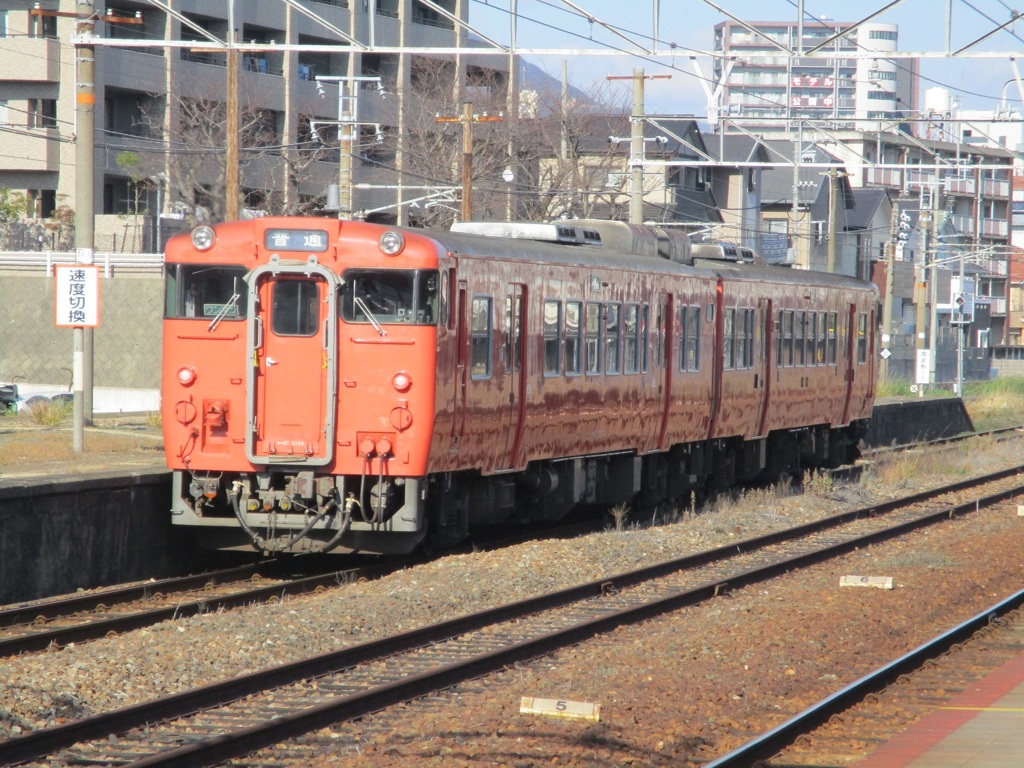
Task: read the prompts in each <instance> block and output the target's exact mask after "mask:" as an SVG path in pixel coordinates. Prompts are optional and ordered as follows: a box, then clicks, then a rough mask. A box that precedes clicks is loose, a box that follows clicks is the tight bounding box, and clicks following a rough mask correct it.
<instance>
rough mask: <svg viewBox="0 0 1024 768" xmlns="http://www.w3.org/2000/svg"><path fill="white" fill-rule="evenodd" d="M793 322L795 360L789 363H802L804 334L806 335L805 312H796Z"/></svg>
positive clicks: (804, 360)
mask: <svg viewBox="0 0 1024 768" xmlns="http://www.w3.org/2000/svg"><path fill="white" fill-rule="evenodd" d="M794 317H795V323H794V326H793V349H794V351H795V353H796V354H795V355H794V357H795V360H794V361H793V362H791V363H790V365H794V364H795V365H804V363H805V362H806V355H805V350H806V346H805V345H806V341H805V339H806V336H807V330H806V329H807V313H806V312H797V313H795V315H794Z"/></svg>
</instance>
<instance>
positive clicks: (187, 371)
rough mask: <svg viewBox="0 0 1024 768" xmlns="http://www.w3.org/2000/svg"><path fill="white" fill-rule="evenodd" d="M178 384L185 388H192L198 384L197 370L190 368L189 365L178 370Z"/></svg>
mask: <svg viewBox="0 0 1024 768" xmlns="http://www.w3.org/2000/svg"><path fill="white" fill-rule="evenodd" d="M178 383H179V384H181V386H183V387H191V386H192V385H193V384H195V383H196V372H195V369H193V368H189V367H188V366H187V365H186V366H185V367H184V368H179V369H178Z"/></svg>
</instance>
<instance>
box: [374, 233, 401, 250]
mask: <svg viewBox="0 0 1024 768" xmlns="http://www.w3.org/2000/svg"><path fill="white" fill-rule="evenodd" d="M377 247H378V248H380V251H381V253H383V254H384V255H385V256H397V255H398V254H400V253H401V252H402V249H403V248H405V238H404V237H402V233H401V232H395V230H393V229H389V230H388V231H387V232H385V233H384V234H383V235H381V236H380V240H378V241H377Z"/></svg>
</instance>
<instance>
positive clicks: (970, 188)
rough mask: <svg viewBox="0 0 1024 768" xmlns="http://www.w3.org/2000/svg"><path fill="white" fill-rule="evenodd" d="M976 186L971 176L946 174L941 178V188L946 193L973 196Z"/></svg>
mask: <svg viewBox="0 0 1024 768" xmlns="http://www.w3.org/2000/svg"><path fill="white" fill-rule="evenodd" d="M977 188H978V187H977V184H976V182H975V180H974V179H972V178H967V179H965V178H961V177H958V176H947V177H946V178H945V179H943V190H944V191H945V193H946V194H947V195H957V196H966V197H974V192H975V191H976V190H977Z"/></svg>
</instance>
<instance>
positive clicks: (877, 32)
mask: <svg viewBox="0 0 1024 768" xmlns="http://www.w3.org/2000/svg"><path fill="white" fill-rule="evenodd" d="M868 40H896V33H895V32H890V31H888V30H885V29H871V30H868Z"/></svg>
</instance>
